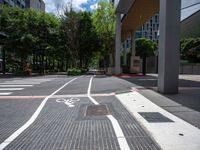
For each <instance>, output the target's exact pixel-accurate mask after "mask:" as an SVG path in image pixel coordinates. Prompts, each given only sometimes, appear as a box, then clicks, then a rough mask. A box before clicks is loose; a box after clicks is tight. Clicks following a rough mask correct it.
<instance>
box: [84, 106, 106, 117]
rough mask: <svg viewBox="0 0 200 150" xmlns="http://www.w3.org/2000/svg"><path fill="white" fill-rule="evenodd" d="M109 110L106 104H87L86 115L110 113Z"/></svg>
mask: <svg viewBox="0 0 200 150" xmlns="http://www.w3.org/2000/svg"><path fill="white" fill-rule="evenodd" d="M108 114H109V111H108V108H107V106H106V105H90V106H87V110H86V116H101V115H108Z"/></svg>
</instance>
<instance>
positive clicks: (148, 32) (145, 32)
mask: <svg viewBox="0 0 200 150" xmlns="http://www.w3.org/2000/svg"><path fill="white" fill-rule="evenodd" d="M158 30H159V14H156V15H155V16H153V17H151V19H149V20H148V21H147V22H146V23H145V24H144V25H143V26H142V27H141V28H140V29H139V30H137V31H136V32H135V38H136V39H137V38H142V37H144V38H147V39H150V40H152V41H154V42H156V43H158V39H159V38H158Z"/></svg>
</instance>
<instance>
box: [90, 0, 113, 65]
mask: <svg viewBox="0 0 200 150" xmlns="http://www.w3.org/2000/svg"><path fill="white" fill-rule="evenodd" d="M92 20H93V25H94V27H95V30H96V32H97V34H98V35H99V37H100V38H101V41H102V46H103V48H102V54H103V56H104V64H105V65H106V66H107V64H106V59H105V58H107V57H108V55H109V54H112V55H114V43H115V26H114V22H115V9H114V7H113V5H112V4H111V3H109V2H108V1H106V0H101V1H100V2H99V3H98V6H97V10H96V11H95V12H94V13H93V15H92ZM113 58H114V56H113ZM110 63H113V62H110Z"/></svg>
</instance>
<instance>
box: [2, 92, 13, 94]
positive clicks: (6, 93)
mask: <svg viewBox="0 0 200 150" xmlns="http://www.w3.org/2000/svg"><path fill="white" fill-rule="evenodd" d="M10 94H12V92H9V93H0V95H10Z"/></svg>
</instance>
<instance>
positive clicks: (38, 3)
mask: <svg viewBox="0 0 200 150" xmlns="http://www.w3.org/2000/svg"><path fill="white" fill-rule="evenodd" d="M25 2H26V8H32V9H35V10H39V11H43V12H45V3H44V1H43V0H25Z"/></svg>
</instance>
